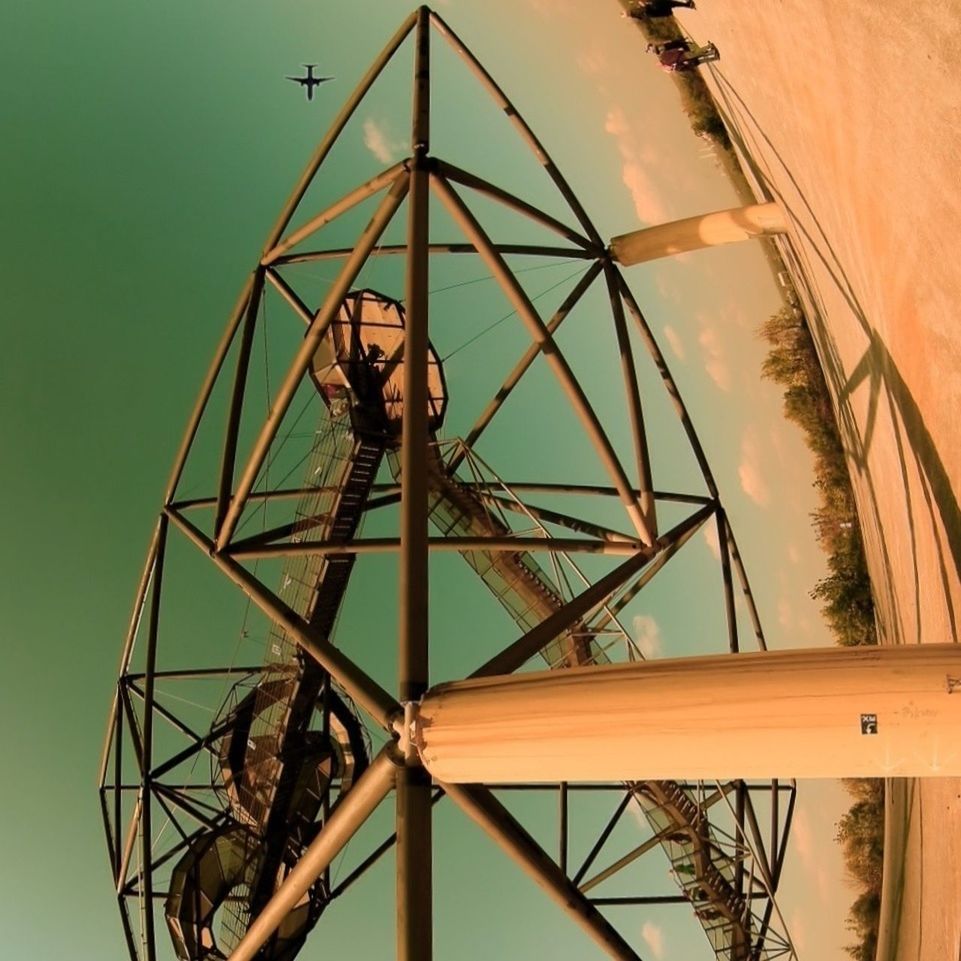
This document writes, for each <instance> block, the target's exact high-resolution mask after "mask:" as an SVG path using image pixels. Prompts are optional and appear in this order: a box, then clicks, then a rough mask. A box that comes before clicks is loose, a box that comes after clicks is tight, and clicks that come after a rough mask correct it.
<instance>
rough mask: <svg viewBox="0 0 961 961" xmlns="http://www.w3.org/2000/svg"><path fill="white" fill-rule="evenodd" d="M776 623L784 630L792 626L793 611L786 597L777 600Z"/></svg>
mask: <svg viewBox="0 0 961 961" xmlns="http://www.w3.org/2000/svg"><path fill="white" fill-rule="evenodd" d="M777 622H778V624H780V625H781V627H783V628H784V630H788V629H790V628H791V627H793V626H794V609H793V608H792V607H791V602H790V600H789V599H788V598H787V597H780V598H778V602H777Z"/></svg>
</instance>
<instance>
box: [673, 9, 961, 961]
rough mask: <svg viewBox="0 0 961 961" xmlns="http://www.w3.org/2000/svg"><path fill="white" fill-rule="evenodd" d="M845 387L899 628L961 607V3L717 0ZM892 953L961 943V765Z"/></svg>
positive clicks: (926, 792)
mask: <svg viewBox="0 0 961 961" xmlns="http://www.w3.org/2000/svg"><path fill="white" fill-rule="evenodd" d="M678 19H679V22H681V23H682V25H683V26H684V28H685V29H686V30H688V31H689V32H690V33H691V34H692V35H693V36H694V37H695V38H696V39H698V40H699V41H702V42H706V41H708V40H712V41H714V42H715V43H716V44H717V45H718V47H719V48H720V51H721V59H720V61H719V62H718V63H716V64H712V65H711V67H710V69H709V70H708V71H706V72H705V73H706V76H707V77H708V80H709V83H710V84H711V86H712V88H713V90H714V91H715V95H716V97H717V99H718V101H719V102H720V103H721V105H722V106H723V108H724V112H725V114H726V118H727V119H728V120H729V121H730V124H729V125H730V126H732V127H733V128H734V130H735V131H736V133H737V137H738V139H739V140H740V143H741V145H742V146H743V148H744V150H745V153H746V155H747V156H749V157H750V158H751V162H752V170H751V175H752V179H753V180H754V182H755V183H756V184H757V187H758V192H759V194H760V195H762V196H765V197H768V198H775V199H777V200H779V201H780V202H781V203H782V205H783V206H784V207H785V208H786V209H787V210H788V212H789V214H790V218H791V221H792V225H793V229H792V235H791V241H790V243H789V244H788V245H787V246H786V247H785V251H784V252H785V255H786V257H787V258H788V261H789V265H790V267H791V271H792V274H793V275H794V277H795V280H796V282H797V283H798V285H799V287H800V288H801V292H802V297H803V299H804V300H805V302H806V306H807V308H808V312H809V317H810V319H811V320H812V326H813V328H814V331H815V335H816V338H817V340H818V346H819V350H820V352H821V355H822V360H823V363H824V365H825V370H826V373H827V375H828V379H829V383H830V385H831V387H832V390H833V392H834V394H835V399H836V402H837V404H838V410H839V413H840V421H841V424H842V431H843V437H844V442H845V445H846V449H847V451H848V455H849V458H850V464H851V468H852V471H851V472H852V476H853V478H854V484H855V493H856V496H857V499H858V503H859V508H860V512H861V517H862V525H863V529H864V535H865V542H866V545H867V550H868V561H869V566H870V569H871V575H872V580H873V583H874V585H875V593H876V596H877V600H878V611H879V620H880V626H881V630H882V634H883V639H884V641H885V642H886V643H903V644H913V643H925V642H928V643H930V642H936V641H945V640H954V641H958V639H959V623H961V577H959V571H961V512H959V506H958V504H959V494H961V429H959V426H961V425H959V422H961V256H959V254H961V242H959V236H958V235H959V228H961V80H959V70H961V0H948V2H941V3H933V2H929V0H922V2H917V3H913V4H904V3H894V2H892V0H877V2H874V3H858V4H851V3H838V2H836V0H739V2H738V3H736V4H731V3H724V2H723V0H698V8H697V10H696V11H694V12H690V13H688V12H683V13H681V15H680V16H679V18H678ZM898 796H899V797H900V802H899V803H900V807H899V808H898V812H899V817H898V818H897V820H898V821H899V823H901V828H902V832H903V837H904V863H903V868H904V872H903V878H902V882H901V883H900V884H898V885H893V884H892V885H889V888H890V890H889V891H888V893H887V897H886V909H887V910H888V911H889V912H891V913H892V914H898V916H899V919H900V923H899V924H898V925H896V926H893V927H892V928H891V930H892V931H893V932H894V934H895V938H894V942H893V943H892V945H891V948H892V950H893V953H889V955H888V956H889V957H891V958H897V959H898V961H942V959H943V961H959V958H961V781H959V780H957V779H928V780H922V781H918V782H916V783H914V784H913V785H912V786H911V789H910V790H909V789H908V788H907V786H905V789H904V790H902V791H901V792H900V793H899V795H898Z"/></svg>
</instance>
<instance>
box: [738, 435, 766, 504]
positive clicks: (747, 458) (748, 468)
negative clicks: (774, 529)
mask: <svg viewBox="0 0 961 961" xmlns="http://www.w3.org/2000/svg"><path fill="white" fill-rule="evenodd" d="M737 474H738V477H739V478H740V481H741V489H742V490H743V491H744V493H745V494H747V496H748V497H750V498H751V500H752V501H754V502H755V503H756V504H759V505H760V506H761V507H767V505H768V504H769V503H770V501H771V492H770V489H769V488H768V485H767V481H766V480H765V479H764V475H763V474H762V472H761V451H760V448H759V447H758V443H757V431H755V430H754V428H752V427H749V428H748V429H747V431H745V433H744V439H743V440H742V441H741V463H740V464H739V465H738V468H737Z"/></svg>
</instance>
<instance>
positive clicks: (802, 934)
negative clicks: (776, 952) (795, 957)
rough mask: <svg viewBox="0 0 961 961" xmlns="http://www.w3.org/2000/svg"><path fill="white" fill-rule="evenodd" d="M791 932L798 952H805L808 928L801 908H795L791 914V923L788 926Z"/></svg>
mask: <svg viewBox="0 0 961 961" xmlns="http://www.w3.org/2000/svg"><path fill="white" fill-rule="evenodd" d="M788 930H789V931H790V932H791V940H792V941H793V942H794V947H796V948H797V949H798V951H801V952H803V951H804V950H805V948H807V927H806V926H805V924H804V917H803V915H802V914H801V909H800V908H795V909H794V911H793V912H792V913H791V923H790V924H789V925H788Z"/></svg>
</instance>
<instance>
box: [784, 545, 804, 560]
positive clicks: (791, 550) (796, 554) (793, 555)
mask: <svg viewBox="0 0 961 961" xmlns="http://www.w3.org/2000/svg"><path fill="white" fill-rule="evenodd" d="M785 551H786V553H787V559H788V560H789V561H790V562H791V563H792V564H800V563H801V552H800V551H799V550H798V549H797V545H796V544H788V546H787V547H786V548H785Z"/></svg>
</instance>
